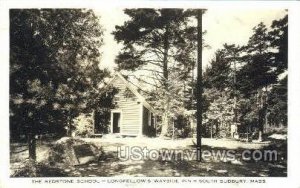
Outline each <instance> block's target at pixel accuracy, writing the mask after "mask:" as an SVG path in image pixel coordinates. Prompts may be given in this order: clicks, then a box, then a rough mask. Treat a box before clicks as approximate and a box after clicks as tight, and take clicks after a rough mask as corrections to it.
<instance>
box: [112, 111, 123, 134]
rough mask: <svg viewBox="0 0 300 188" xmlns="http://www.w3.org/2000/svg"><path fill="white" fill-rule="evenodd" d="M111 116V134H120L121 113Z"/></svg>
mask: <svg viewBox="0 0 300 188" xmlns="http://www.w3.org/2000/svg"><path fill="white" fill-rule="evenodd" d="M112 115H113V117H112V121H113V122H112V125H113V133H120V124H121V113H120V112H113V113H112Z"/></svg>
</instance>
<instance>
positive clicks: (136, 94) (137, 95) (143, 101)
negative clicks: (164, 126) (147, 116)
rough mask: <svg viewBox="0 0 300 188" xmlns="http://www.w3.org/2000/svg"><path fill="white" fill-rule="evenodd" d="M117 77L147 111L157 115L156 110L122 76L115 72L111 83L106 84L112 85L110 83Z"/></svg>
mask: <svg viewBox="0 0 300 188" xmlns="http://www.w3.org/2000/svg"><path fill="white" fill-rule="evenodd" d="M116 77H119V78H120V79H121V80H122V81H123V82H124V83H125V85H126V87H127V88H128V89H129V90H130V91H131V92H132V93H133V94H134V95H135V96H136V97H137V98H138V99H139V101H140V102H141V103H142V104H143V105H144V107H146V108H147V109H148V110H150V111H151V112H152V113H154V114H157V112H156V110H154V108H153V107H152V106H151V105H150V104H149V103H148V102H147V101H146V99H145V97H143V96H142V95H141V94H140V93H139V92H138V91H137V89H136V87H135V86H133V85H132V84H131V83H130V82H129V81H127V80H126V79H125V78H124V77H123V75H122V74H121V73H119V72H116V73H115V75H114V76H113V78H112V79H111V81H110V82H109V83H108V84H109V85H110V84H113V83H112V81H113V80H114V79H115V78H116Z"/></svg>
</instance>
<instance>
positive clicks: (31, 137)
mask: <svg viewBox="0 0 300 188" xmlns="http://www.w3.org/2000/svg"><path fill="white" fill-rule="evenodd" d="M28 151H29V159H31V160H33V161H35V160H36V139H35V134H33V133H28Z"/></svg>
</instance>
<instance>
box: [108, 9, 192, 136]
mask: <svg viewBox="0 0 300 188" xmlns="http://www.w3.org/2000/svg"><path fill="white" fill-rule="evenodd" d="M124 12H125V14H127V15H128V16H129V17H130V20H129V21H127V22H125V23H124V25H122V26H116V31H114V32H113V34H114V35H115V39H116V40H117V42H119V43H121V42H122V44H123V45H124V47H123V49H122V51H121V52H120V54H119V55H118V57H117V59H116V63H117V64H118V68H119V69H120V70H128V71H142V72H143V73H144V75H145V78H146V79H141V78H139V80H140V81H141V82H143V83H147V84H149V85H151V86H152V87H154V91H155V92H160V94H161V95H159V96H158V95H156V96H155V100H153V101H158V103H159V104H160V105H161V106H162V109H159V110H161V112H162V113H163V115H162V117H163V125H162V131H161V136H164V135H166V134H167V132H168V129H169V127H170V119H171V117H172V116H173V114H174V113H173V112H174V111H172V109H173V108H174V107H176V105H178V103H180V101H181V99H182V98H183V95H180V94H179V95H177V96H176V97H173V95H176V93H173V92H172V89H171V88H175V87H176V85H181V84H183V85H187V84H186V82H185V80H187V79H188V78H191V74H190V73H191V71H192V70H193V68H194V65H195V59H194V57H195V56H194V55H195V54H194V53H195V47H196V46H195V42H196V37H197V34H196V28H195V27H193V26H192V25H190V19H191V17H190V16H191V12H190V11H184V10H182V9H158V10H157V9H126V10H125V11H124ZM174 78H178V79H176V83H175V84H172V83H174V80H172V79H174ZM178 89H181V90H182V89H183V88H178ZM171 93H172V95H171ZM178 93H184V92H178ZM176 99H179V101H176V102H175V101H174V102H172V100H176ZM157 106H158V105H157Z"/></svg>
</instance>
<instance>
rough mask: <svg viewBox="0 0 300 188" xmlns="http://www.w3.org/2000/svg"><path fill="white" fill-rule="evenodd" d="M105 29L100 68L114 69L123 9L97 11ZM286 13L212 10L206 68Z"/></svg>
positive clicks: (208, 18)
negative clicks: (221, 53)
mask: <svg viewBox="0 0 300 188" xmlns="http://www.w3.org/2000/svg"><path fill="white" fill-rule="evenodd" d="M94 12H95V13H96V15H97V16H99V17H100V22H101V25H102V26H103V28H104V30H105V31H104V45H103V46H102V47H101V51H102V53H103V54H102V58H101V64H100V67H102V68H109V69H110V70H113V68H114V67H115V66H116V65H115V63H114V59H115V57H116V55H117V54H118V52H119V51H120V49H121V48H122V45H121V44H117V42H116V41H115V40H114V37H113V35H112V34H111V32H112V31H114V29H115V26H116V25H122V24H123V23H124V22H125V21H126V20H128V19H129V17H128V16H126V15H125V14H124V13H123V10H122V9H118V8H114V9H97V10H96V9H95V10H94ZM285 14H286V11H285V10H283V9H253V8H252V9H208V10H207V12H206V13H205V14H204V15H203V30H205V31H207V33H206V34H205V35H204V40H205V43H206V44H208V45H209V46H210V47H209V48H205V49H203V67H206V66H207V65H208V64H209V62H210V60H211V59H212V58H213V57H214V53H215V51H216V50H217V49H220V48H222V46H223V44H224V43H228V44H236V45H244V44H246V43H247V41H248V39H249V37H250V36H251V35H252V33H253V30H252V29H253V27H255V26H256V25H258V24H259V23H260V22H263V23H265V24H266V25H267V27H269V26H270V25H271V23H272V21H273V20H275V19H280V18H282V17H283V16H284V15H285Z"/></svg>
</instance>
